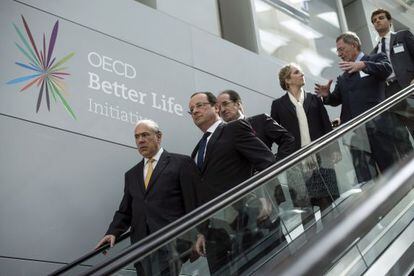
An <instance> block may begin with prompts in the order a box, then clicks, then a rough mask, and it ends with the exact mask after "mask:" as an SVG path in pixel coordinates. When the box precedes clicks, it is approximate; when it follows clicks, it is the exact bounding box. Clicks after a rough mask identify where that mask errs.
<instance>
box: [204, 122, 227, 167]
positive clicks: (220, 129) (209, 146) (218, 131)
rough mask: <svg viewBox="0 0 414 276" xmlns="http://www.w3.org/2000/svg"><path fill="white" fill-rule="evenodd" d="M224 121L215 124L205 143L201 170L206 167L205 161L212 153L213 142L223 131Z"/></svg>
mask: <svg viewBox="0 0 414 276" xmlns="http://www.w3.org/2000/svg"><path fill="white" fill-rule="evenodd" d="M223 127H224V123H221V124H219V125H218V126H217V128H216V130H215V131H214V132H213V134H212V136H211V138H210V140H209V141H208V143H207V148H206V154H205V157H204V162H203V168H202V169H201V171H202V172H203V171H204V170H205V168H206V165H207V162H208V160H209V158H210V156H211V154H212V151H213V149H214V144H215V143H216V142H217V140H218V138H219V137H220V135H221V133H222V132H223Z"/></svg>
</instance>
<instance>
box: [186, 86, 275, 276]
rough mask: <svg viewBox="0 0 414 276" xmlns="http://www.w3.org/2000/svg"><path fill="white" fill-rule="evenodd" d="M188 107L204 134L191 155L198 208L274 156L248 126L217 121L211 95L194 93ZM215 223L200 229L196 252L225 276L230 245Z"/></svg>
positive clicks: (241, 122)
mask: <svg viewBox="0 0 414 276" xmlns="http://www.w3.org/2000/svg"><path fill="white" fill-rule="evenodd" d="M188 106H189V109H190V111H189V113H190V114H191V117H192V119H193V122H194V124H195V125H196V126H197V127H198V128H199V129H200V130H201V131H202V132H203V133H204V135H203V137H202V139H201V140H200V142H199V143H198V144H197V146H196V147H195V149H194V151H193V153H192V155H191V157H192V158H194V159H195V160H197V166H198V167H199V169H200V172H201V182H200V185H199V188H198V189H197V192H198V199H199V200H200V204H203V203H206V202H208V201H210V200H212V199H214V198H215V197H217V196H219V195H221V194H223V193H224V192H226V191H228V190H230V189H232V188H234V187H236V186H237V185H239V184H240V183H242V182H243V181H245V180H247V179H248V178H249V177H251V176H252V175H253V172H254V171H261V170H263V169H265V168H267V167H269V166H270V165H272V164H273V163H274V162H275V158H274V155H273V153H272V152H271V151H270V150H269V149H268V148H267V147H266V145H265V144H263V142H262V141H260V139H259V138H257V137H256V136H255V135H254V133H253V130H252V128H251V126H250V125H249V123H247V122H246V121H245V120H237V121H234V122H231V123H228V124H226V123H223V122H222V121H221V120H220V117H219V115H218V106H217V99H216V97H215V96H214V95H213V94H212V93H211V92H197V93H194V94H193V95H192V96H191V98H190V102H189V104H188ZM235 208H236V209H237V208H238V207H235ZM214 222H215V220H214V219H211V220H209V221H208V222H207V223H206V224H205V225H204V227H202V229H200V232H201V233H202V235H199V237H198V240H197V242H196V246H195V252H196V253H197V254H199V255H206V256H207V260H208V264H209V268H210V273H211V275H227V274H226V273H230V271H229V267H228V266H229V262H230V257H231V256H229V255H228V254H229V252H231V247H232V244H231V241H230V237H229V234H228V232H227V231H226V229H225V228H223V227H220V226H218V227H216V226H215V225H214Z"/></svg>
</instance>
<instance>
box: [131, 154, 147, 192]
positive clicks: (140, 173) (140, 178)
mask: <svg viewBox="0 0 414 276" xmlns="http://www.w3.org/2000/svg"><path fill="white" fill-rule="evenodd" d="M135 174H136V178H137V179H138V189H139V191H140V192H141V193H142V194H145V184H144V159H142V161H141V162H139V163H138V166H137V170H136V172H135ZM134 186H135V185H134Z"/></svg>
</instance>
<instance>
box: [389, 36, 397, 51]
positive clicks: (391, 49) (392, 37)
mask: <svg viewBox="0 0 414 276" xmlns="http://www.w3.org/2000/svg"><path fill="white" fill-rule="evenodd" d="M395 37H396V35H395V34H393V33H391V36H390V56H391V54H394V47H393V46H394V42H395Z"/></svg>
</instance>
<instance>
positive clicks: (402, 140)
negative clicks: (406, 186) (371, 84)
mask: <svg viewBox="0 0 414 276" xmlns="http://www.w3.org/2000/svg"><path fill="white" fill-rule="evenodd" d="M371 22H372V24H373V25H374V28H375V30H376V31H377V33H378V44H377V46H376V47H375V48H374V49H373V50H372V52H371V54H375V53H385V54H386V55H387V57H388V59H389V61H390V62H391V67H392V72H391V74H390V75H389V76H388V78H387V80H386V81H385V97H386V98H388V97H391V96H392V95H394V94H395V93H397V92H399V91H400V90H402V89H403V88H405V87H407V86H408V85H410V84H412V83H414V35H413V34H412V33H411V32H410V31H409V30H402V31H398V32H392V31H391V26H392V18H391V14H390V13H389V11H387V10H385V9H377V10H374V11H373V12H372V14H371ZM413 101H414V99H413V98H412V97H410V98H408V99H407V100H403V101H401V102H400V103H399V104H397V105H395V106H393V107H392V108H391V111H392V112H393V113H394V114H393V115H392V116H393V117H394V118H393V120H394V121H395V123H394V124H395V131H394V134H395V135H394V136H395V137H394V144H395V146H396V148H397V150H398V153H399V155H400V156H405V155H407V154H408V153H409V152H411V151H412V149H413V147H412V144H411V142H410V134H409V132H411V133H412V134H413V133H414V131H413V130H414V114H413V112H411V113H409V112H408V111H409V106H410V107H411V110H412V109H413ZM410 103H411V105H410ZM407 128H408V129H407ZM408 131H409V132H408ZM412 134H411V135H412Z"/></svg>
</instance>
